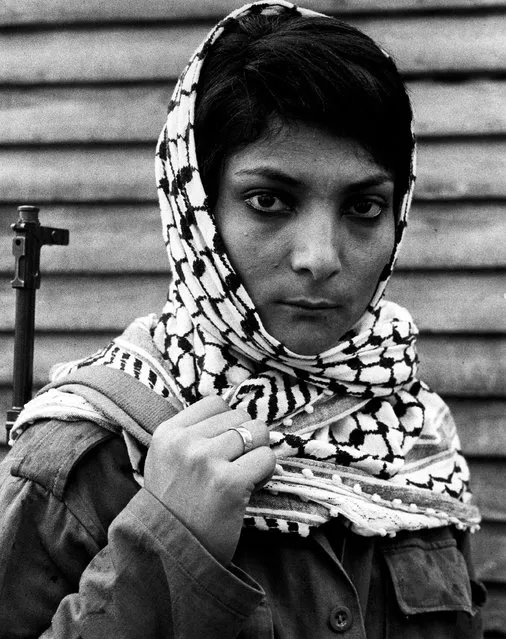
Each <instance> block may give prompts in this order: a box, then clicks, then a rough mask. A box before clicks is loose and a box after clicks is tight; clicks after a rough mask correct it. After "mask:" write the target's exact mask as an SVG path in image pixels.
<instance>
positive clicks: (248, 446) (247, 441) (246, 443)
mask: <svg viewBox="0 0 506 639" xmlns="http://www.w3.org/2000/svg"><path fill="white" fill-rule="evenodd" d="M228 430H235V431H236V432H237V433H239V435H240V437H241V439H242V448H243V450H242V454H243V455H244V454H245V453H249V451H250V450H253V435H252V434H251V431H249V430H248V429H247V428H244V426H234V427H232V428H229V429H228Z"/></svg>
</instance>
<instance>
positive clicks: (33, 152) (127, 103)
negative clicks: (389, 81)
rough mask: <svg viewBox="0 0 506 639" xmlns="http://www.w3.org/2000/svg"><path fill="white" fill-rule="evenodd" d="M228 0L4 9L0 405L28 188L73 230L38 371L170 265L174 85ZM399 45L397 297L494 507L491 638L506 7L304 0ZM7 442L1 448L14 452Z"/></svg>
mask: <svg viewBox="0 0 506 639" xmlns="http://www.w3.org/2000/svg"><path fill="white" fill-rule="evenodd" d="M241 4H242V2H240V1H237V0H219V1H211V2H203V1H201V0H152V1H151V2H142V1H141V0H108V1H106V2H103V1H102V0H88V2H81V1H77V0H45V1H44V2H36V0H4V1H3V3H2V5H1V6H0V29H1V31H2V33H1V38H0V220H1V225H0V274H1V288H0V351H1V354H2V355H1V358H0V409H1V410H2V414H3V413H4V411H5V409H6V408H7V405H8V403H9V401H10V389H9V383H10V378H11V368H12V365H11V362H12V327H13V317H14V310H13V309H14V294H13V292H12V290H11V289H10V287H9V279H10V277H11V273H12V265H13V258H12V256H11V254H10V237H9V233H10V232H9V228H8V225H9V224H10V223H11V222H13V221H15V219H16V213H15V207H16V206H17V205H18V204H22V203H37V204H40V205H41V206H42V207H43V211H42V216H41V220H42V222H43V224H47V225H50V226H63V227H66V228H69V229H70V232H71V244H70V246H69V247H68V248H67V247H66V248H62V247H45V248H44V249H43V256H42V267H43V274H44V277H43V287H42V290H41V291H40V294H39V296H38V299H39V304H38V308H37V326H38V329H39V332H38V337H37V340H36V359H35V382H36V385H37V386H40V385H42V384H43V383H44V381H45V379H46V375H47V370H48V368H49V366H50V365H51V364H53V363H55V362H57V361H61V360H65V359H71V358H75V357H79V356H81V355H84V354H87V353H89V352H91V351H93V350H94V349H95V348H96V347H97V346H98V345H100V344H102V343H104V341H105V340H106V339H107V337H109V336H112V335H114V334H116V333H117V332H118V331H120V330H121V329H122V328H123V327H124V326H125V325H126V324H127V322H128V321H129V320H130V319H132V318H134V317H136V316H138V315H141V314H144V313H146V312H149V311H157V310H159V309H160V308H161V305H162V303H163V300H164V296H165V292H166V288H167V282H168V275H167V269H166V259H165V253H164V249H163V246H162V242H161V235H160V232H159V223H158V212H157V206H156V202H155V196H156V193H155V184H154V178H153V155H154V143H155V139H156V136H157V134H158V131H159V129H160V128H161V126H162V123H163V120H164V112H165V105H166V103H167V101H168V98H169V94H170V91H171V85H172V84H173V82H174V79H175V77H177V75H178V73H179V71H180V70H181V69H182V66H183V64H184V63H185V62H186V60H187V59H188V57H189V55H190V53H191V52H192V50H193V49H194V47H195V46H196V45H197V43H198V42H199V41H200V39H201V38H202V37H203V36H204V34H205V33H206V31H207V30H208V29H209V28H210V26H211V25H212V23H213V22H214V21H215V20H216V19H217V18H219V17H220V16H222V15H224V14H225V13H227V12H228V11H229V10H231V9H233V8H236V7H238V6H240V5H241ZM305 5H306V6H309V7H311V8H315V9H317V10H322V11H326V12H331V13H333V14H335V15H340V16H342V17H344V18H345V19H347V20H349V21H350V22H352V23H353V24H355V25H357V26H359V27H360V28H362V29H363V30H364V31H366V32H367V33H369V34H370V35H372V36H373V37H374V38H375V39H376V40H377V41H379V42H380V43H382V44H383V45H384V47H385V48H386V49H387V50H389V51H390V52H391V53H393V54H394V56H395V57H396V59H397V61H398V63H399V65H400V67H401V69H402V71H403V73H404V74H405V77H406V80H407V82H408V86H409V89H410V91H411V94H412V96H413V100H414V104H415V110H416V116H417V132H418V136H419V140H420V152H419V169H418V175H419V179H418V186H417V191H416V201H415V204H414V208H413V214H412V218H411V225H410V233H409V234H408V235H409V237H408V240H407V241H406V245H405V247H404V251H403V255H402V259H401V263H400V267H401V268H400V269H399V272H398V273H397V274H396V276H395V278H394V281H393V282H392V285H391V288H390V295H389V297H390V298H392V299H395V300H396V301H398V302H400V303H401V304H405V305H407V306H408V307H409V308H410V309H411V310H412V312H413V315H414V317H415V319H416V320H417V323H418V325H419V327H420V329H421V337H420V341H419V345H420V353H421V358H422V374H423V377H424V378H425V379H426V380H427V381H428V382H429V383H430V384H432V385H433V387H434V388H435V389H437V390H438V391H439V392H441V393H442V394H443V395H444V396H445V397H446V399H447V400H448V402H449V403H450V405H451V406H452V408H453V410H454V413H455V417H456V419H457V421H458V422H459V426H460V429H461V438H462V446H463V448H464V450H465V452H466V453H467V455H468V458H469V459H470V461H471V466H472V471H473V477H474V489H475V493H476V495H477V499H478V502H479V504H480V506H481V508H482V511H483V515H484V519H485V521H484V524H483V530H482V533H481V534H480V535H478V536H477V537H476V538H475V540H474V541H475V553H476V558H477V563H478V571H479V574H480V576H481V577H482V578H483V579H484V580H485V581H486V582H487V585H488V587H489V591H490V601H489V604H488V607H487V616H486V621H487V630H488V636H490V637H492V636H494V635H495V634H500V633H501V632H502V633H504V634H506V500H505V498H504V492H505V488H506V428H505V426H506V424H505V406H506V401H505V396H506V392H505V391H506V388H505V369H506V341H505V339H504V335H505V328H506V313H505V301H504V295H503V293H504V290H505V287H504V274H505V268H506V243H505V237H506V215H505V199H506V181H505V179H504V176H505V170H504V169H505V165H506V153H505V148H506V147H505V134H506V109H505V104H506V100H505V98H506V80H505V79H504V77H505V71H506V40H505V33H506V3H505V2H504V1H496V2H494V1H491V0H490V1H487V0H475V1H470V0H468V1H466V0H399V1H396V0H355V1H354V2H353V1H351V0H350V1H346V0H313V1H307V2H306V3H305ZM4 450H5V448H4Z"/></svg>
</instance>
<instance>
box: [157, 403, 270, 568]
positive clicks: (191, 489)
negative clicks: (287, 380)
mask: <svg viewBox="0 0 506 639" xmlns="http://www.w3.org/2000/svg"><path fill="white" fill-rule="evenodd" d="M238 426H241V427H243V428H247V429H248V430H249V431H250V432H251V435H252V438H253V442H252V446H253V448H252V449H251V450H250V451H249V452H246V453H244V454H243V451H244V444H243V440H242V437H241V435H240V434H239V433H238V432H237V431H234V430H229V429H231V428H235V427H238ZM275 464H276V458H275V456H274V453H273V452H272V451H271V449H270V448H269V431H268V429H267V426H266V425H265V423H264V422H262V421H261V420H258V419H254V420H251V419H250V417H249V415H248V414H247V413H246V412H244V411H242V410H231V409H230V408H229V407H228V406H227V404H226V403H225V402H224V400H222V399H221V398H219V397H206V398H205V399H202V400H201V401H199V402H197V403H196V404H193V405H192V406H190V407H189V408H187V409H185V410H183V411H182V412H180V413H178V414H177V415H176V416H175V417H173V418H171V419H169V420H167V421H166V422H163V423H162V424H161V425H160V426H159V427H158V428H157V429H156V431H155V434H154V435H153V441H152V443H151V446H150V448H149V451H148V455H147V458H146V465H145V473H144V480H145V488H146V489H147V490H149V491H150V492H151V493H152V494H153V495H155V496H156V497H157V498H158V499H159V500H160V501H161V502H162V503H163V504H165V505H166V506H167V508H168V509H169V510H170V511H171V512H172V513H174V515H176V516H177V517H178V518H179V519H180V520H181V521H182V522H183V523H184V524H185V525H186V526H187V527H188V529H189V530H190V531H191V532H192V533H193V534H194V535H195V537H197V539H198V540H199V541H200V543H201V544H202V545H203V546H204V547H205V548H206V549H207V550H208V551H209V552H210V553H211V554H212V555H214V557H215V558H216V559H217V560H218V561H220V562H221V563H222V564H224V565H227V564H228V563H230V561H231V560H232V557H233V555H234V552H235V549H236V547H237V543H238V541H239V535H240V533H241V527H242V522H243V517H244V511H245V509H246V506H247V505H248V502H249V500H250V497H251V494H252V492H253V491H254V490H255V488H258V487H260V486H262V485H263V484H265V483H266V482H267V481H268V480H269V479H270V478H271V476H272V474H273V472H274V467H275Z"/></svg>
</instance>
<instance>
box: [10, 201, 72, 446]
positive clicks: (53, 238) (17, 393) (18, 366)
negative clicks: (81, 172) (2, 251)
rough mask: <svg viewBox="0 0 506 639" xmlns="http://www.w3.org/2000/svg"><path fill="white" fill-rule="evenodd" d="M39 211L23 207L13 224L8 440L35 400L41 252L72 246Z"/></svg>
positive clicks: (30, 207)
mask: <svg viewBox="0 0 506 639" xmlns="http://www.w3.org/2000/svg"><path fill="white" fill-rule="evenodd" d="M39 211H40V209H39V208H38V207H36V206H20V207H18V214H19V217H18V220H17V221H16V222H15V223H14V224H11V229H12V230H13V231H14V233H15V234H16V235H15V237H14V239H13V240H12V253H13V255H14V257H15V266H14V279H13V280H12V281H11V285H12V288H14V289H16V317H15V325H14V372H13V385H12V408H11V410H8V411H7V421H6V429H7V439H9V433H10V430H11V428H12V426H13V424H14V422H15V421H16V419H17V417H18V415H19V413H20V412H21V410H22V408H23V406H24V404H25V403H26V402H27V401H29V400H30V399H31V398H32V383H33V340H34V332H35V291H36V290H37V289H38V288H40V249H41V247H42V246H44V245H46V244H47V245H49V244H59V245H66V244H68V243H69V232H68V231H67V230H66V229H55V228H51V227H49V226H41V225H40V222H39Z"/></svg>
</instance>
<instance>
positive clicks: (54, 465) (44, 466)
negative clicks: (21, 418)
mask: <svg viewBox="0 0 506 639" xmlns="http://www.w3.org/2000/svg"><path fill="white" fill-rule="evenodd" d="M114 437H116V435H114V433H112V432H109V431H107V430H105V429H104V428H101V427H100V426H97V425H96V424H93V423H92V422H88V421H76V422H63V421H59V420H48V421H46V422H39V423H37V424H35V425H33V426H31V427H30V428H28V429H27V430H26V431H25V432H24V433H23V434H22V435H21V436H20V437H19V439H18V440H17V441H16V442H15V444H14V446H13V448H12V450H11V451H10V453H9V455H8V456H7V458H6V460H5V462H7V461H9V462H10V473H11V474H12V475H14V476H17V477H23V478H25V479H29V480H31V481H33V482H36V483H37V484H39V485H41V486H43V487H44V488H45V489H46V490H48V491H49V492H51V493H52V494H53V495H54V496H55V497H56V498H57V499H59V500H62V499H63V494H64V491H65V488H66V486H67V483H68V480H69V477H70V475H71V473H72V471H73V470H74V468H75V467H76V466H77V464H78V462H79V461H80V460H81V459H82V458H83V457H84V456H85V455H86V454H87V453H88V452H89V451H90V450H92V449H93V448H95V447H96V446H97V445H99V444H101V443H102V442H106V441H108V440H111V439H113V438H114Z"/></svg>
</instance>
